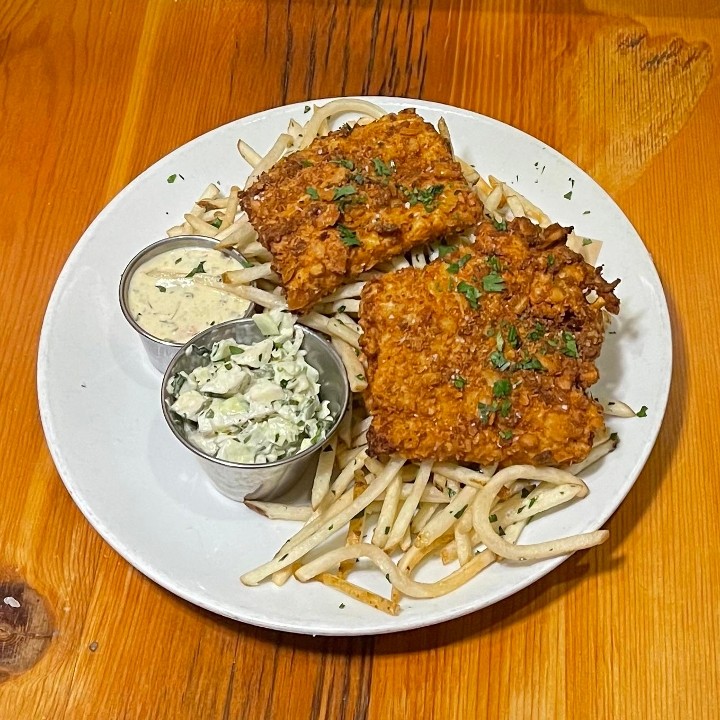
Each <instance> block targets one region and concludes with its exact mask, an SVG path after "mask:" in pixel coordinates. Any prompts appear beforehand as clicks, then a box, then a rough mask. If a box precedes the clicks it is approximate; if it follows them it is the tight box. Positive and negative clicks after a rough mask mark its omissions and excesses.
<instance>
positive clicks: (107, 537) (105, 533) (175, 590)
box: [36, 95, 673, 637]
mask: <svg viewBox="0 0 720 720" xmlns="http://www.w3.org/2000/svg"><path fill="white" fill-rule="evenodd" d="M347 97H351V98H357V99H362V100H368V101H370V102H376V103H377V104H379V105H381V106H382V105H383V103H385V104H391V105H398V106H401V107H416V108H418V109H419V110H420V111H422V109H425V108H427V109H432V110H434V111H436V112H438V113H446V114H449V113H454V114H457V115H459V116H464V117H466V118H467V117H469V118H471V119H473V120H475V121H476V122H480V123H485V124H487V125H489V126H499V127H503V128H510V129H512V131H513V132H514V133H520V134H521V135H522V136H524V137H525V138H526V139H528V140H529V141H531V142H533V143H540V144H541V145H542V146H543V150H544V151H548V152H550V153H551V155H554V156H555V157H556V159H559V160H560V161H561V162H562V163H564V164H569V165H570V166H571V167H572V168H573V169H574V170H576V171H577V172H578V173H580V174H582V175H583V176H584V178H585V180H586V181H589V182H590V184H591V187H592V189H593V192H594V193H598V194H599V195H602V196H603V197H604V199H605V200H606V201H609V202H610V203H611V204H612V205H613V206H614V207H615V208H616V209H617V211H618V212H619V213H620V214H621V215H622V217H623V218H624V220H625V222H627V224H628V226H629V227H630V228H631V229H632V232H633V233H634V235H635V237H636V239H637V240H638V241H639V243H640V247H641V248H642V250H643V251H644V253H645V254H646V256H647V260H648V261H649V266H650V268H651V269H652V271H653V273H654V279H655V280H656V282H657V285H658V287H659V289H660V291H661V300H662V302H660V303H659V305H658V308H657V309H658V311H659V314H660V318H661V320H662V326H663V327H662V328H661V330H662V331H663V332H659V333H658V335H657V339H658V341H663V342H664V345H665V348H664V349H665V351H666V353H667V358H668V369H667V372H666V374H665V376H664V377H663V378H662V382H661V383H660V387H659V392H660V395H659V396H658V398H659V399H660V400H661V403H660V404H658V403H657V402H656V403H654V408H653V420H654V422H653V425H652V427H651V428H650V433H649V435H650V436H651V437H652V441H651V442H649V443H646V444H645V445H644V446H643V451H642V452H641V453H640V455H639V456H638V457H636V458H635V463H634V466H633V467H632V469H631V470H632V471H631V472H629V473H628V476H627V478H626V480H625V481H624V483H623V484H622V485H620V486H619V488H618V490H617V492H616V493H615V494H614V496H613V501H612V503H610V505H611V507H608V508H606V509H605V510H604V512H603V513H601V514H599V515H595V516H593V518H592V522H591V523H590V525H589V528H588V529H597V528H600V527H602V526H603V525H604V524H605V523H606V522H607V521H608V519H609V518H610V517H611V516H612V515H613V514H614V513H615V512H616V511H617V509H618V508H619V507H620V505H621V504H622V503H623V501H624V500H625V498H626V497H627V495H628V493H629V492H630V490H631V488H632V487H633V485H634V484H635V482H636V481H637V479H638V477H639V475H640V473H641V472H642V470H643V468H644V467H645V465H646V463H647V460H648V458H649V456H650V454H651V453H652V451H653V449H654V448H655V445H656V442H657V438H658V435H659V432H660V429H661V427H662V424H663V422H664V419H665V415H666V412H667V405H668V401H669V393H670V386H671V381H672V367H673V343H672V326H671V323H670V315H669V308H668V303H667V296H666V293H665V288H664V286H663V283H662V279H661V277H660V274H659V273H658V270H657V267H656V265H655V262H654V260H653V257H652V254H651V253H650V251H649V250H648V248H647V247H646V245H645V243H644V241H643V239H642V237H641V236H640V234H639V233H638V232H637V230H636V228H635V227H634V225H633V224H632V222H631V221H630V219H629V218H628V217H627V215H626V214H625V212H624V211H623V210H622V208H620V206H619V205H618V204H617V203H616V202H615V200H614V199H613V198H612V197H611V196H610V194H609V193H608V192H607V191H606V190H605V189H604V188H602V187H601V186H600V185H599V184H598V183H597V182H596V181H595V180H594V179H593V178H592V176H590V175H589V174H588V173H587V172H585V171H584V170H582V168H580V167H578V166H577V165H576V164H575V163H574V162H573V161H572V160H570V159H569V158H568V157H566V156H565V155H563V154H562V153H560V152H559V151H558V150H556V149H555V148H554V147H552V146H551V145H549V144H548V143H546V142H544V141H543V140H540V139H539V138H536V137H534V136H533V135H530V134H529V133H527V132H525V131H523V130H520V129H519V128H516V127H514V126H512V125H510V124H508V123H504V122H502V121H500V120H497V119H495V118H492V117H489V116H487V115H483V114H481V113H478V112H475V111H473V110H468V109H465V108H461V107H458V106H453V105H447V104H444V103H439V102H434V101H426V100H420V99H415V98H404V97H398V96H361V95H353V96H347ZM336 99H340V98H338V97H329V98H319V99H312V100H307V101H300V102H296V103H289V104H286V105H282V106H278V107H273V108H266V109H264V110H260V111H258V112H255V113H253V114H251V115H247V116H244V117H240V118H236V119H234V120H231V121H229V122H227V123H223V124H222V125H219V126H217V127H215V128H212V129H210V130H208V131H206V132H204V133H201V134H200V135H198V136H196V137H194V138H191V139H190V140H188V141H187V142H185V143H183V144H182V145H180V146H178V147H176V148H173V149H172V150H171V151H170V152H169V153H166V154H165V155H163V156H162V157H160V158H158V159H157V160H155V161H154V162H153V163H152V164H151V165H149V166H148V167H147V168H145V169H144V170H143V171H142V172H141V173H139V174H138V175H137V176H136V177H134V178H133V179H132V180H131V181H130V182H129V183H128V184H127V185H125V186H124V187H123V188H121V189H120V190H119V191H118V193H117V194H116V195H115V196H114V197H113V198H112V199H111V200H110V201H109V202H108V203H107V204H106V205H105V206H104V207H103V208H102V209H101V210H100V211H99V212H98V214H97V215H96V216H95V218H94V219H93V220H92V222H91V223H90V224H89V225H88V227H87V228H86V229H85V230H84V232H83V233H82V235H81V236H80V238H79V239H78V241H77V242H76V243H75V245H74V246H73V248H72V250H71V252H70V253H69V254H68V256H67V257H66V259H65V262H64V264H63V267H62V270H61V271H60V273H59V274H58V276H57V279H56V281H55V283H54V286H53V290H52V293H51V295H50V298H49V300H48V304H47V307H46V311H45V314H44V317H43V322H42V327H41V330H40V338H39V343H38V346H37V362H36V371H37V374H36V391H37V398H38V406H39V410H40V419H41V424H42V428H43V432H44V436H45V442H46V445H47V447H48V450H49V451H50V454H51V457H52V459H53V462H54V464H55V468H56V470H57V472H58V475H59V476H60V479H61V480H62V483H63V485H64V486H65V489H66V490H67V492H68V494H69V495H70V497H71V498H72V500H73V502H74V503H75V505H76V506H77V508H78V509H79V510H80V511H81V513H82V514H83V516H84V517H85V518H86V520H87V521H88V522H89V523H90V525H91V526H92V527H93V529H94V530H95V531H96V532H97V533H98V534H99V535H100V536H101V537H102V539H103V540H104V541H105V542H107V543H108V545H110V546H111V547H112V548H113V550H115V552H117V553H118V554H119V555H120V556H121V557H122V558H123V559H124V560H125V561H126V562H128V563H129V564H130V565H132V566H133V567H134V568H135V569H136V570H138V571H139V572H141V573H142V574H143V575H144V576H145V577H147V578H149V579H150V580H152V581H153V582H155V583H157V584H158V585H160V586H161V587H162V588H164V589H165V590H167V591H168V592H170V593H172V594H173V595H175V596H176V597H180V598H182V599H183V600H185V601H186V602H189V603H191V604H192V605H195V606H198V607H202V608H204V609H205V610H208V611H210V612H213V613H215V614H217V615H220V616H223V617H227V618H230V619H233V620H236V621H238V622H242V623H248V624H251V625H254V626H256V627H263V628H266V629H269V630H276V631H282V632H291V633H298V634H306V635H313V636H314V635H322V636H337V637H351V636H365V635H373V634H387V633H395V632H404V631H407V630H414V629H418V628H423V627H430V626H432V625H435V624H439V623H442V622H447V621H449V620H454V619H457V618H458V617H462V616H465V615H468V614H471V613H473V612H476V611H479V610H482V609H484V608H486V607H489V606H490V605H493V604H495V603H497V602H500V601H501V600H504V599H506V598H508V597H510V596H511V595H514V594H516V593H518V592H520V591H521V590H524V589H525V588H527V587H529V586H530V585H532V584H533V583H535V582H537V581H538V580H539V579H540V578H542V577H544V576H545V575H547V574H549V573H550V572H552V571H553V570H554V569H556V568H557V567H558V566H559V565H560V564H561V563H562V562H564V561H565V560H566V559H567V558H568V557H570V556H568V555H565V556H561V557H558V558H553V559H550V560H546V561H544V562H541V563H538V564H536V566H535V567H536V569H535V570H534V571H533V572H530V573H528V575H527V577H526V578H524V579H523V580H522V581H521V582H517V583H515V584H513V585H512V586H509V587H507V588H505V589H503V590H501V591H500V592H497V593H493V594H491V596H490V597H489V598H488V599H487V600H486V601H484V602H481V603H479V604H477V603H471V604H470V605H471V606H468V604H467V603H466V604H456V605H451V606H450V607H449V608H448V609H447V610H443V611H442V612H440V613H437V615H438V616H437V617H433V618H432V619H430V620H427V621H425V620H423V619H422V617H421V616H419V617H418V618H417V619H416V620H410V621H406V622H405V623H403V622H402V621H401V620H400V619H399V618H400V617H401V616H398V618H396V619H397V620H398V624H397V626H396V627H388V626H385V625H379V626H377V627H363V629H361V630H360V631H354V628H352V627H345V628H342V629H329V628H319V627H310V626H308V624H307V623H302V622H299V623H297V624H294V625H289V624H288V623H287V622H286V621H282V622H273V621H272V619H268V618H266V617H265V616H261V615H257V614H256V613H255V611H254V610H253V609H249V608H246V609H244V611H243V614H242V617H240V616H239V614H238V613H233V612H231V611H228V609H227V608H224V607H222V606H220V605H219V604H217V603H215V602H212V601H211V600H208V599H207V598H205V597H201V596H199V595H197V594H193V593H192V592H186V589H185V588H184V587H182V586H181V587H178V586H177V584H176V582H175V581H173V578H172V576H170V575H168V574H166V573H165V572H164V571H163V570H161V569H158V568H157V567H156V566H155V565H153V564H152V563H147V562H145V561H144V559H143V557H142V553H137V552H136V551H135V550H134V549H133V548H130V547H128V546H127V544H125V543H123V541H122V539H121V538H120V537H118V536H117V535H116V533H114V532H112V531H111V530H110V529H109V528H108V527H107V526H106V525H105V523H104V522H103V520H102V518H101V517H100V516H98V515H97V514H96V513H95V512H94V510H93V508H92V507H91V505H90V504H89V503H88V502H87V501H86V500H85V499H84V498H83V497H82V493H80V492H78V490H77V488H76V487H75V486H74V484H73V480H72V473H71V471H70V468H69V467H67V465H66V463H65V459H64V458H63V455H62V451H61V449H60V447H59V444H58V442H57V439H56V437H55V433H54V428H53V421H52V418H51V410H50V407H49V398H48V396H47V393H45V392H44V391H43V385H46V384H47V372H48V368H49V365H48V362H49V360H48V358H49V355H50V352H49V347H48V345H49V342H50V340H49V337H50V333H51V327H52V324H53V320H54V318H55V317H56V315H57V314H58V313H59V312H60V305H61V303H60V301H61V298H62V295H63V291H64V289H65V287H66V284H67V281H68V279H69V278H70V277H71V276H72V270H73V264H74V263H75V262H77V260H78V258H79V257H80V255H81V253H82V251H83V249H84V248H85V246H86V245H88V244H90V243H91V242H92V236H93V234H94V230H95V229H96V227H98V226H100V225H101V224H102V222H103V220H104V218H105V217H106V216H107V215H109V214H110V213H111V212H112V211H113V210H114V208H115V207H116V206H117V205H118V204H120V203H121V202H122V201H123V199H124V198H125V196H126V195H130V194H131V193H132V192H133V190H134V188H135V186H136V185H138V184H139V183H140V182H141V181H142V180H143V179H144V178H145V177H147V176H149V175H151V174H152V173H153V170H154V169H155V167H156V165H158V164H159V163H161V162H163V161H164V160H165V159H166V158H167V157H168V156H170V155H172V154H174V153H176V152H179V151H181V150H183V149H187V148H188V147H189V146H191V145H193V144H195V143H196V142H198V141H199V140H200V139H202V138H205V137H206V136H208V135H211V134H215V133H219V132H220V131H222V129H224V128H225V129H226V128H228V127H229V126H231V125H235V124H237V123H241V124H243V125H251V124H254V123H257V122H261V121H262V120H263V119H264V118H265V117H267V116H268V115H274V114H279V113H291V112H292V113H294V112H296V110H297V111H299V112H300V113H301V114H302V111H303V107H304V106H306V105H313V104H324V103H326V102H329V101H331V100H336ZM238 582H239V581H238ZM449 597H452V596H451V595H450V596H449Z"/></svg>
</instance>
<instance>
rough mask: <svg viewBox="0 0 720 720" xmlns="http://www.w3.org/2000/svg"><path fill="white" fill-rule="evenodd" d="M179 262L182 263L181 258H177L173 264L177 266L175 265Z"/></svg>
mask: <svg viewBox="0 0 720 720" xmlns="http://www.w3.org/2000/svg"><path fill="white" fill-rule="evenodd" d="M180 262H182V258H181V257H179V258H178V259H177V260H176V261H175V264H176V265H177V264H178V263H180Z"/></svg>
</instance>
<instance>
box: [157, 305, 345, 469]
mask: <svg viewBox="0 0 720 720" xmlns="http://www.w3.org/2000/svg"><path fill="white" fill-rule="evenodd" d="M253 320H254V321H255V324H256V325H257V326H258V328H259V329H260V331H261V332H262V333H263V335H265V336H266V337H265V339H264V340H261V341H260V342H257V343H255V344H253V345H241V344H240V343H237V342H235V341H234V340H221V341H220V342H217V343H215V344H214V345H213V346H212V348H207V349H206V352H207V355H208V356H209V360H210V364H209V365H203V366H201V367H198V368H196V369H195V370H193V371H192V372H190V373H186V372H180V373H177V374H176V375H174V376H173V377H171V378H170V380H169V381H168V386H167V387H168V391H169V392H170V394H171V395H172V396H173V397H174V398H175V401H174V402H173V404H172V405H171V407H170V410H171V411H172V412H173V413H175V414H176V415H177V416H179V417H180V418H182V419H183V421H184V434H185V437H186V438H187V439H188V441H189V442H191V443H192V444H193V445H194V446H195V447H197V448H199V449H200V450H202V451H203V452H205V453H207V454H208V455H212V456H213V457H217V458H221V459H223V460H230V461H232V462H239V463H258V464H259V463H269V462H275V461H276V460H282V459H284V458H287V457H290V456H292V455H295V454H297V453H299V452H302V451H303V450H305V449H307V448H309V447H311V446H313V445H315V444H316V443H318V442H320V441H322V440H324V439H325V437H326V436H327V433H328V430H329V429H330V428H331V427H332V424H333V417H332V414H331V412H330V409H329V407H328V402H327V401H326V400H320V384H319V382H318V380H319V375H318V371H317V370H316V369H315V368H314V367H312V366H311V365H308V363H307V362H306V360H305V351H304V350H302V349H301V345H302V342H303V337H304V334H303V330H302V328H301V327H300V326H298V325H295V317H294V316H293V315H291V314H290V313H288V312H284V311H282V310H280V309H274V310H270V311H267V312H265V313H263V314H261V315H260V314H258V315H254V316H253Z"/></svg>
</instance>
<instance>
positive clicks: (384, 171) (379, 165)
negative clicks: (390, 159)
mask: <svg viewBox="0 0 720 720" xmlns="http://www.w3.org/2000/svg"><path fill="white" fill-rule="evenodd" d="M373 165H374V166H375V172H376V173H377V174H378V175H379V176H380V177H390V175H392V168H391V167H390V166H388V165H386V164H385V162H384V161H383V160H382V159H381V158H379V157H377V158H373Z"/></svg>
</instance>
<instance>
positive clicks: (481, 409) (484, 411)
mask: <svg viewBox="0 0 720 720" xmlns="http://www.w3.org/2000/svg"><path fill="white" fill-rule="evenodd" d="M477 409H478V415H479V416H480V422H481V423H482V424H483V425H487V424H488V423H489V422H490V415H492V414H493V413H494V412H496V411H497V408H496V407H495V405H486V404H485V403H483V402H479V403H478V406H477Z"/></svg>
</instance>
